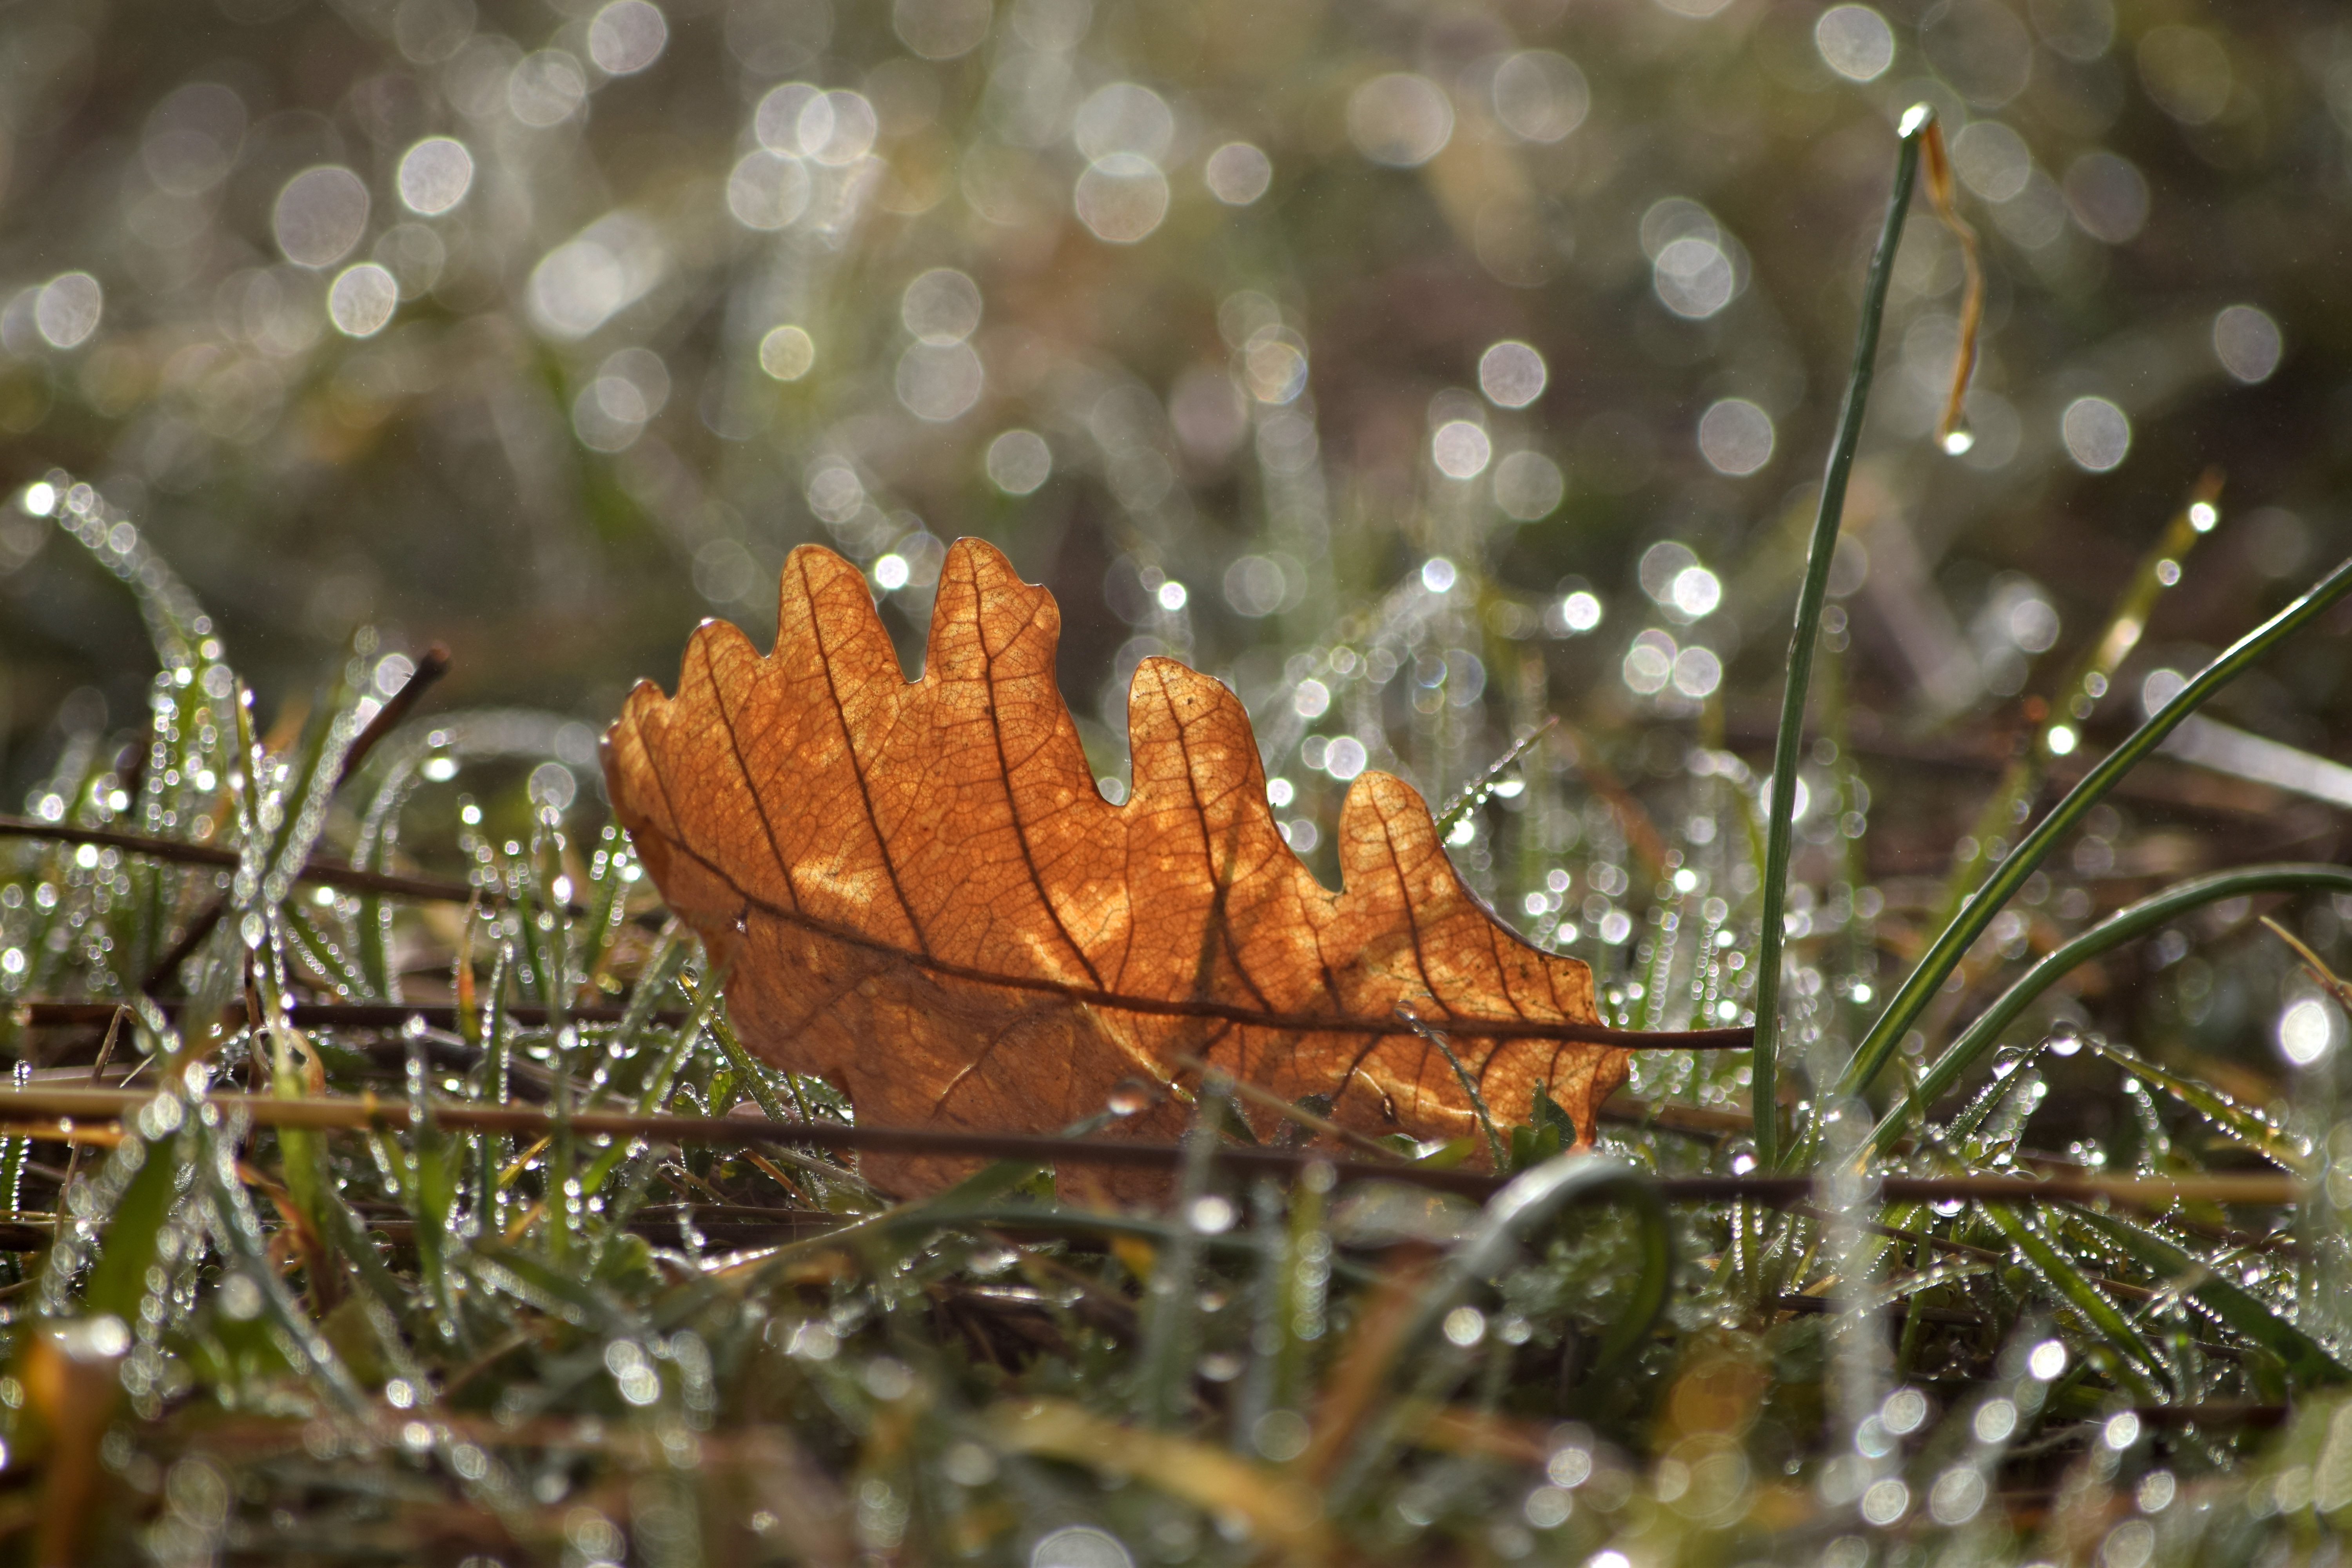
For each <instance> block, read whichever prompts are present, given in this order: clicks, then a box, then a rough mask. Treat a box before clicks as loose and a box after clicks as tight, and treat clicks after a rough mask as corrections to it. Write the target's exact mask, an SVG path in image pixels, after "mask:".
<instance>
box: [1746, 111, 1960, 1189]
mask: <svg viewBox="0 0 2352 1568" xmlns="http://www.w3.org/2000/svg"><path fill="white" fill-rule="evenodd" d="M1934 124H1935V113H1934V111H1933V110H1929V109H1927V107H1926V106H1925V105H1922V106H1920V107H1919V108H1916V109H1914V110H1911V111H1910V112H1909V113H1907V114H1906V115H1905V116H1904V117H1903V124H1902V128H1901V140H1900V142H1899V147H1898V151H1897V153H1896V155H1895V185H1894V189H1893V191H1892V192H1891V193H1890V194H1889V195H1888V197H1887V202H1886V219H1885V225H1884V226H1883V227H1882V228H1881V229H1880V231H1879V236H1878V248H1877V250H1876V252H1875V253H1874V255H1873V256H1872V258H1871V261H1870V274H1869V279H1868V281H1867V282H1866V284H1865V285H1864V290H1863V307H1862V321H1861V325H1860V329H1859V331H1857V332H1856V334H1855V341H1854V350H1853V369H1852V370H1851V371H1850V372H1849V373H1848V374H1847V379H1846V388H1845V404H1844V406H1843V408H1842V409H1841V410H1840V411H1839V415H1838V427H1837V437H1836V439H1835V440H1834V441H1832V443H1831V446H1830V456H1829V465H1828V468H1827V469H1826V470H1825V471H1824V473H1823V474H1822V496H1821V507H1820V510H1818V511H1817V512H1816V513H1815V515H1814V520H1813V533H1812V543H1811V548H1810V550H1809V552H1808V553H1807V555H1806V558H1805V578H1804V586H1803V587H1802V588H1801V590H1800V591H1799V593H1798V595H1797V624H1796V629H1795V631H1794V632H1793V633H1792V634H1791V635H1790V638H1789V662H1788V673H1787V678H1786V680H1785V683H1784V684H1783V686H1782V688H1781V692H1780V727H1779V729H1778V731H1776V732H1775V734H1774V736H1773V742H1772V799H1771V802H1770V805H1769V810H1768V812H1767V821H1766V826H1765V838H1764V877H1763V887H1762V889H1761V899H1762V910H1763V933H1762V942H1761V946H1760V948H1759V952H1758V956H1757V964H1756V1043H1755V1047H1754V1057H1753V1060H1752V1065H1751V1069H1750V1075H1749V1089H1750V1094H1751V1096H1752V1100H1753V1103H1754V1104H1755V1106H1756V1108H1757V1116H1756V1154H1757V1160H1758V1162H1759V1163H1760V1164H1761V1165H1762V1166H1763V1167H1764V1168H1765V1169H1766V1170H1771V1169H1774V1168H1775V1167H1777V1166H1778V1165H1779V1163H1780V1109H1779V1108H1780V1057H1779V1051H1780V963H1781V956H1780V955H1781V947H1782V944H1783V943H1784V942H1785V941H1786V940H1787V935H1788V933H1787V930H1786V928H1785V926H1784V924H1783V921H1784V920H1785V915H1784V912H1783V911H1784V907H1785V906H1786V904H1787V902H1788V897H1789V858H1790V849H1791V841H1792V839H1793V837H1794V835H1795V828H1796V804H1797V792H1796V789H1795V787H1794V781H1795V779H1796V775H1797V754H1798V751H1799V749H1800V747H1801V744H1802V742H1803V739H1804V730H1805V698H1806V692H1807V688H1808V686H1809V685H1810V683H1811V675H1812V668H1813V647H1814V644H1815V643H1816V642H1817V641H1818V640H1819V639H1820V637H1821V624H1822V602H1823V600H1824V599H1825V598H1826V597H1827V596H1828V594H1829V585H1830V563H1831V559H1832V556H1834V555H1835V554H1836V552H1837V537H1838V525H1839V524H1840V523H1841V522H1842V521H1843V519H1844V516H1845V492H1846V483H1847V480H1848V479H1850V478H1851V477H1852V476H1853V458H1854V453H1855V450H1856V448H1857V447H1859V446H1860V445H1861V441H1862V422H1863V416H1864V414H1865V413H1866V412H1867V411H1868V408H1869V405H1870V384H1871V381H1872V378H1873V377H1874V374H1876V370H1877V363H1878V334H1879V328H1880V325H1881V323H1882V322H1883V321H1884V320H1885V314H1886V293H1887V289H1888V287H1889V285H1890V284H1891V283H1892V282H1893V281H1894V277H1895V249H1896V247H1898V246H1899V245H1900V244H1901V242H1902V239H1903V222H1904V219H1905V217H1906V216H1907V215H1908V214H1909V212H1910V210H1911V189H1912V186H1913V184H1914V183H1915V182H1916V179H1917V176H1918V171H1919V142H1920V139H1921V137H1922V136H1923V134H1924V133H1925V132H1927V130H1928V129H1929V128H1930V127H1932V126H1933V125H1934Z"/></svg>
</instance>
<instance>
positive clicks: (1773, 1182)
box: [0, 1089, 2305, 1207]
mask: <svg viewBox="0 0 2352 1568" xmlns="http://www.w3.org/2000/svg"><path fill="white" fill-rule="evenodd" d="M153 1098H154V1097H153V1096H152V1095H149V1094H141V1093H137V1092H126V1091H124V1090H121V1089H0V1126H12V1127H13V1126H16V1125H22V1126H26V1127H27V1128H29V1129H32V1130H34V1131H36V1132H37V1135H42V1136H56V1133H42V1132H40V1131H39V1128H40V1125H41V1124H43V1123H46V1124H47V1125H48V1126H49V1127H52V1128H58V1127H59V1124H60V1123H64V1124H67V1125H70V1124H72V1123H74V1122H77V1121H97V1122H113V1121H120V1120H121V1118H122V1117H124V1116H126V1115H129V1114H131V1113H133V1112H136V1111H137V1110H140V1109H142V1107H144V1106H146V1105H148V1104H150V1103H151V1102H152V1100H153ZM205 1104H206V1105H208V1106H214V1107H217V1108H218V1109H219V1110H220V1111H221V1112H222V1113H223V1114H225V1115H241V1116H246V1117H249V1118H250V1119H251V1120H252V1121H253V1122H254V1123H255V1124H256V1125H258V1126H273V1127H307V1128H313V1129H318V1130H320V1131H332V1130H336V1129H345V1130H376V1129H382V1130H386V1131H398V1130H401V1129H404V1128H406V1127H408V1126H409V1125H410V1120H411V1119H410V1111H409V1107H408V1105H407V1103H406V1102H405V1101H402V1100H377V1099H376V1098H375V1097H374V1096H373V1095H362V1096H360V1097H358V1098H356V1099H305V1100H280V1099H276V1098H274V1097H271V1096H267V1095H241V1094H222V1095H213V1096H209V1097H207V1099H206V1100H205ZM427 1115H428V1116H429V1117H430V1119H431V1120H432V1121H433V1123H434V1124H435V1125H436V1126H440V1127H444V1128H451V1129H462V1130H470V1131H486V1132H507V1133H519V1134H524V1135H530V1136H543V1135H547V1134H549V1133H551V1132H552V1131H554V1130H555V1127H556V1125H557V1121H558V1119H557V1118H556V1117H555V1116H553V1115H551V1114H550V1113H549V1112H547V1111H545V1110H539V1109H536V1108H533V1107H529V1106H517V1105H472V1104H466V1103H463V1102H446V1101H445V1102H439V1103H436V1104H433V1105H432V1106H430V1107H429V1109H428V1110H427ZM566 1120H567V1121H568V1123H569V1125H570V1127H571V1129H572V1131H573V1133H575V1134H578V1135H583V1136H587V1137H599V1136H602V1137H613V1138H642V1139H646V1140H648V1141H652V1142H670V1143H709V1144H712V1145H715V1146H718V1147H722V1148H743V1147H747V1146H751V1145H759V1144H775V1145H781V1146H787V1147H789V1146H792V1145H795V1144H813V1145H815V1146H817V1147H821V1148H831V1149H848V1150H873V1151H877V1152H889V1153H905V1154H929V1155H934V1156H943V1157H946V1158H950V1159H971V1160H1030V1161H1034V1162H1036V1163H1040V1164H1053V1163H1057V1162H1063V1161H1071V1162H1078V1163H1087V1164H1098V1165H1124V1166H1129V1167H1143V1168H1149V1169H1160V1170H1171V1169H1173V1168H1174V1167H1175V1166H1176V1165H1177V1163H1179V1162H1180V1161H1181V1159H1182V1158H1183V1151H1182V1150H1181V1147H1180V1146H1179V1145H1177V1144H1174V1143H1148V1142H1140V1141H1135V1142H1129V1141H1127V1140H1123V1139H1102V1138H1094V1139H1072V1138H1042V1137H1032V1136H1027V1135H1023V1134H1013V1133H990V1132H950V1131H938V1130H934V1129H931V1128H922V1127H872V1126H848V1125H845V1124H844V1123H840V1122H832V1121H803V1122H774V1121H751V1119H750V1118H748V1117H739V1116H635V1115H629V1114H625V1113H623V1112H618V1111H593V1110H583V1111H574V1112H572V1115H571V1116H570V1117H569V1118H568V1119H566ZM59 1130H60V1131H62V1128H60V1129H59ZM1214 1157H1215V1159H1216V1160H1217V1162H1218V1163H1220V1164H1223V1165H1225V1166H1227V1167H1229V1168H1232V1169H1235V1170H1239V1171H1244V1172H1262V1173H1268V1174H1276V1173H1279V1174H1295V1173H1297V1172H1299V1171H1301V1170H1303V1169H1305V1168H1306V1167H1307V1166H1309V1165H1316V1164H1326V1165H1330V1166H1332V1167H1333V1169H1334V1170H1335V1172H1336V1173H1338V1174H1339V1176H1341V1177H1343V1178H1347V1179H1349V1180H1361V1181H1389V1182H1404V1183H1408V1184H1412V1185H1415V1186H1425V1187H1435V1188H1439V1189H1441V1190H1444V1191H1450V1192H1459V1193H1465V1194H1471V1195H1474V1196H1479V1197H1484V1196H1486V1195H1488V1194H1492V1193H1494V1192H1495V1191H1496V1189H1497V1188H1499V1187H1501V1186H1502V1185H1503V1184H1505V1182H1507V1180H1508V1179H1509V1178H1507V1177H1504V1176H1497V1175H1493V1174H1490V1173H1484V1172H1478V1171H1436V1170H1431V1169H1428V1168H1427V1167H1425V1166H1422V1165H1373V1164H1367V1163H1361V1162H1358V1161H1333V1160H1328V1159H1326V1158H1324V1157H1322V1156H1319V1155H1317V1154H1313V1153H1306V1152H1298V1151H1296V1150H1287V1149H1267V1148H1246V1147H1236V1146H1233V1145H1226V1146H1224V1147H1222V1148H1220V1149H1218V1150H1217V1151H1216V1153H1215V1156H1214ZM1657 1186H1658V1190H1659V1191H1660V1192H1661V1193H1663V1194H1665V1195H1666V1196H1668V1197H1672V1198H1678V1199H1685V1200H1693V1201H1700V1202H1707V1201H1728V1200H1731V1199H1745V1200H1747V1201H1748V1202H1752V1203H1765V1204H1772V1205H1786V1204H1792V1203H1800V1202H1803V1201H1805V1200H1806V1199H1808V1198H1810V1197H1811V1195H1812V1194H1813V1192H1814V1190H1815V1188H1814V1184H1813V1182H1812V1179H1811V1177H1806V1176H1756V1175H1749V1176H1668V1177H1662V1178H1660V1179H1659V1180H1658V1182H1657ZM1879 1190H1880V1194H1881V1195H1882V1196H1883V1197H1885V1199H1887V1200H1888V1201H1890V1202H1895V1203H1928V1202H1933V1201H1935V1200H1937V1199H1939V1198H1961V1199H1974V1200H1979V1201H1987V1202H1996V1203H2018V1202H2032V1201H2034V1200H2046V1201H2058V1202H2072V1203H2084V1202H2091V1201H2095V1200H2097V1199H2105V1200H2107V1201H2109V1202H2113V1203H2127V1204H2133V1205H2143V1206H2158V1207H2163V1206H2168V1205H2172V1204H2175V1203H2179V1202H2182V1201H2188V1202H2208V1203H2225V1204H2251V1205H2284V1204H2294V1203H2299V1202H2301V1201H2302V1199H2303V1197H2304V1193H2305V1188H2304V1184H2302V1183H2300V1182H2298V1181H2296V1180H2295V1179H2294V1178H2293V1177H2290V1176H2251V1175H2250V1176H2181V1177H2169V1178H2167V1177H2153V1176H2147V1177H2142V1176H2104V1175H2092V1174H2084V1175H2079V1176H2060V1177H2052V1178H2048V1179H2045V1180H2040V1181H2036V1180H2031V1179H2026V1178H2020V1177H2015V1176H1889V1177H1886V1178H1885V1180H1883V1181H1882V1182H1881V1183H1880V1184H1879Z"/></svg>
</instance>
